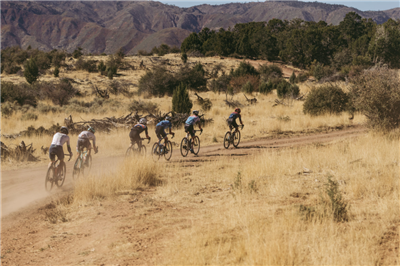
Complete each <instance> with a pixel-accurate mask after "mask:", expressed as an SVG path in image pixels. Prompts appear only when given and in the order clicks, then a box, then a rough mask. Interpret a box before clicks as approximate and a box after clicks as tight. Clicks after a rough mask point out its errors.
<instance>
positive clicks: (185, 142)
mask: <svg viewBox="0 0 400 266" xmlns="http://www.w3.org/2000/svg"><path fill="white" fill-rule="evenodd" d="M188 145H189V143H188V139H187V138H186V137H184V138H183V139H182V141H181V147H180V149H181V154H182V156H183V157H186V156H187V155H188V153H189V149H190V147H188Z"/></svg>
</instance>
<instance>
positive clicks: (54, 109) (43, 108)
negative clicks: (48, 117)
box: [37, 103, 61, 114]
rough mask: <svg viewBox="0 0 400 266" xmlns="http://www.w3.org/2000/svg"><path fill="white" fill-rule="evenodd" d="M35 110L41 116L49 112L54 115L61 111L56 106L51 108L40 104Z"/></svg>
mask: <svg viewBox="0 0 400 266" xmlns="http://www.w3.org/2000/svg"><path fill="white" fill-rule="evenodd" d="M37 110H38V111H39V112H40V113H42V114H47V113H49V112H52V113H53V114H54V113H57V112H60V111H61V110H60V108H59V107H58V106H51V105H47V104H42V103H39V104H38V106H37Z"/></svg>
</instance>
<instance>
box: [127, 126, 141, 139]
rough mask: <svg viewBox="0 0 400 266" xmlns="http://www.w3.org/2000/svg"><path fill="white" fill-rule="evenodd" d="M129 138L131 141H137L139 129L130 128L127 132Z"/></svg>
mask: <svg viewBox="0 0 400 266" xmlns="http://www.w3.org/2000/svg"><path fill="white" fill-rule="evenodd" d="M129 138H130V139H131V142H137V141H139V140H140V132H139V130H134V129H132V130H131V132H130V133H129Z"/></svg>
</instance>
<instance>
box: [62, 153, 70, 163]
mask: <svg viewBox="0 0 400 266" xmlns="http://www.w3.org/2000/svg"><path fill="white" fill-rule="evenodd" d="M64 156H69V159H68V162H69V161H71V159H72V155H71V154H65V153H64Z"/></svg>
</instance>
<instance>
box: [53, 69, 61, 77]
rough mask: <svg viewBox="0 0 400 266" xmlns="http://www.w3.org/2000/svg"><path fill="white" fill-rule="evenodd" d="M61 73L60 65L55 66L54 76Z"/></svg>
mask: <svg viewBox="0 0 400 266" xmlns="http://www.w3.org/2000/svg"><path fill="white" fill-rule="evenodd" d="M59 74H60V70H59V69H58V67H57V66H56V67H55V68H54V72H53V75H54V77H56V78H58V75H59Z"/></svg>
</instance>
